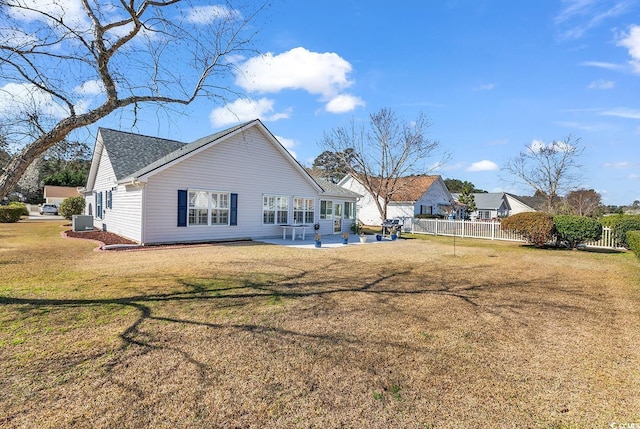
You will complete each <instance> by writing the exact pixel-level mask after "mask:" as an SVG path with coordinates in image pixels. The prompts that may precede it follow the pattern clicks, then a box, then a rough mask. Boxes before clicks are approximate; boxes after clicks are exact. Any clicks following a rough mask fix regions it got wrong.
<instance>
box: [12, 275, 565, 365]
mask: <svg viewBox="0 0 640 429" xmlns="http://www.w3.org/2000/svg"><path fill="white" fill-rule="evenodd" d="M328 268H329V267H327V266H325V267H320V268H317V269H315V270H313V271H301V272H298V273H297V274H295V275H291V276H285V277H283V278H281V279H279V280H277V281H268V280H265V281H259V280H251V279H250V278H247V279H244V280H242V279H241V280H238V279H237V278H236V279H228V280H225V279H218V280H217V281H216V282H214V283H213V284H212V283H211V279H207V278H203V279H202V282H201V283H200V282H198V281H197V280H185V279H180V280H179V283H181V284H182V285H183V286H185V287H187V288H189V289H190V290H188V291H183V292H173V293H165V294H149V295H138V296H131V297H124V298H106V299H46V298H43V299H39V298H12V297H0V305H15V306H31V307H35V308H36V309H38V308H46V307H84V306H87V307H90V306H101V305H119V306H124V307H129V308H133V309H135V310H136V312H137V313H138V317H137V318H136V320H135V321H133V323H131V324H130V325H129V326H127V327H126V329H124V331H122V333H121V334H119V336H120V338H121V340H122V345H121V346H120V347H119V349H118V350H117V351H119V352H123V351H125V350H127V349H128V348H130V347H131V346H135V347H140V348H141V349H140V351H139V353H142V354H144V353H148V352H151V351H154V350H164V351H172V352H175V353H177V354H179V355H181V356H182V358H183V359H184V360H185V361H186V362H189V363H191V364H193V365H195V367H197V368H198V370H199V371H200V373H201V375H202V376H203V377H204V373H205V371H206V364H205V363H203V362H199V361H198V360H197V359H195V358H194V357H193V356H192V355H191V354H190V353H188V352H187V351H185V350H182V349H180V348H179V347H177V346H176V347H174V346H171V345H170V343H160V344H153V340H151V339H148V338H149V336H148V333H145V332H143V330H142V326H143V324H144V323H145V322H148V321H157V322H162V323H175V324H182V325H197V326H202V327H206V328H213V329H234V330H238V331H244V332H249V333H252V334H261V335H265V334H274V333H275V334H277V335H279V336H281V337H282V338H292V337H302V338H310V339H315V340H322V341H330V342H334V343H335V342H348V343H358V342H359V340H358V339H356V338H345V337H344V336H340V335H338V336H333V335H330V334H310V333H303V332H296V331H293V330H288V329H284V328H281V327H273V326H268V325H259V324H252V323H237V324H234V323H211V322H206V321H199V320H190V319H187V318H178V317H164V316H161V315H156V314H154V310H153V305H154V304H162V303H180V302H186V303H188V302H206V301H221V300H229V301H230V304H232V305H238V304H237V302H242V301H244V302H245V303H246V304H248V303H251V302H254V301H255V300H256V299H273V298H274V297H275V298H276V299H277V300H278V301H279V300H280V299H282V298H289V299H298V298H306V297H314V296H315V297H322V296H329V295H334V294H345V293H363V294H369V295H375V296H379V297H381V298H383V299H386V298H387V297H397V296H403V295H406V296H410V295H423V294H431V295H440V296H444V297H453V298H455V299H459V300H461V301H463V302H464V303H466V304H467V305H470V306H473V307H478V303H477V302H475V301H476V299H477V296H478V291H481V290H483V289H487V288H492V289H493V288H496V287H498V288H500V287H502V288H521V287H526V286H527V284H524V283H523V282H517V283H516V282H509V281H506V280H505V281H504V282H502V283H501V284H493V285H480V284H478V285H466V286H461V285H460V284H458V283H457V281H456V280H455V279H456V272H455V271H454V270H453V269H451V272H441V273H440V282H438V281H436V280H434V279H431V280H430V281H427V280H426V279H422V282H419V280H420V278H417V277H415V276H413V277H412V273H411V270H396V271H392V270H385V271H384V273H382V272H381V273H378V274H368V275H367V276H368V278H367V279H365V280H364V281H362V280H360V277H357V275H356V274H353V275H352V277H346V278H345V277H342V278H341V280H342V281H341V282H339V283H338V284H354V285H355V284H356V283H358V282H360V285H359V286H354V287H348V286H343V287H336V286H335V285H336V279H326V280H317V279H316V280H313V281H310V280H309V278H314V277H321V276H320V275H319V274H321V273H323V272H324V271H325V270H327V269H328ZM476 268H477V269H483V267H476ZM540 280H542V281H543V282H544V281H549V282H551V281H553V280H552V279H546V280H543V279H538V280H537V281H540ZM228 281H233V282H237V283H238V282H239V284H238V285H237V286H228V287H218V286H216V284H228ZM535 281H536V280H532V282H535ZM437 283H440V285H438V284H437ZM403 284H404V285H405V286H404V289H403V286H402V285H403ZM418 284H420V285H421V287H415V286H416V285H418ZM424 284H427V285H428V284H430V285H431V286H423V285H424ZM407 285H408V286H407ZM240 305H243V304H240ZM485 310H486V311H491V309H488V308H485ZM385 345H386V344H385ZM106 353H109V352H105V354H106ZM99 357H101V356H100V355H91V356H85V357H84V358H80V360H79V361H78V362H76V364H77V365H81V364H83V363H85V362H87V361H90V360H94V359H97V358H99ZM121 362H122V360H121V359H114V360H111V362H110V363H108V364H107V365H106V367H107V369H108V370H109V371H111V370H112V369H113V368H114V367H115V366H116V365H118V364H119V363H121Z"/></svg>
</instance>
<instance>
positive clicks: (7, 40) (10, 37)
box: [0, 28, 38, 47]
mask: <svg viewBox="0 0 640 429" xmlns="http://www.w3.org/2000/svg"><path fill="white" fill-rule="evenodd" d="M37 41H38V39H37V38H36V37H34V36H33V35H32V34H28V33H26V32H24V31H22V30H20V29H16V28H2V29H0V44H2V45H6V46H12V47H23V46H30V45H33V44H34V43H36V42H37Z"/></svg>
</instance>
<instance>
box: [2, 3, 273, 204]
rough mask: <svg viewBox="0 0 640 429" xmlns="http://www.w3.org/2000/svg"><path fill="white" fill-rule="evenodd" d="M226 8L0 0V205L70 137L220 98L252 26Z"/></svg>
mask: <svg viewBox="0 0 640 429" xmlns="http://www.w3.org/2000/svg"><path fill="white" fill-rule="evenodd" d="M263 7H265V6H264V5H263V6H260V7H258V8H256V9H254V10H253V11H252V12H249V14H248V15H245V14H243V13H242V12H240V11H239V10H238V9H236V8H234V7H232V5H231V4H230V3H227V4H219V5H215V6H194V5H193V4H191V3H190V2H189V1H188V0H120V1H117V2H110V1H109V2H105V1H101V0H49V1H47V2H43V1H41V0H0V22H1V23H2V24H0V92H1V93H2V95H1V96H0V99H1V100H0V101H1V102H0V126H1V127H2V129H3V131H4V132H5V134H6V136H7V139H8V140H10V141H11V142H12V143H13V145H14V147H16V150H15V151H13V152H14V156H13V157H12V159H11V161H10V162H9V164H8V165H7V166H6V167H5V171H4V172H3V173H2V175H0V197H2V196H4V195H6V194H7V193H8V192H9V191H10V190H11V188H12V187H13V186H14V185H15V184H16V183H17V182H18V180H19V179H20V177H21V175H22V174H23V173H24V172H25V171H26V169H27V167H28V166H29V164H31V162H32V161H33V160H35V159H36V158H38V157H39V156H40V155H42V154H43V153H44V152H45V151H46V150H47V149H49V148H51V147H52V146H54V145H55V144H57V143H58V142H61V141H63V140H64V139H65V138H66V137H67V136H68V135H69V133H71V132H72V131H74V130H76V129H78V128H80V127H84V126H87V125H90V124H93V123H95V122H97V121H98V120H100V119H102V118H104V117H106V116H107V115H109V114H110V113H112V112H114V111H116V110H121V111H122V109H124V108H129V109H131V111H132V112H131V113H132V114H133V117H134V123H135V118H137V113H138V109H140V108H141V107H142V106H143V105H147V104H155V105H156V106H157V107H162V106H168V105H171V104H174V105H187V104H189V103H191V102H192V101H193V100H194V99H196V97H200V96H208V97H213V98H217V99H224V98H225V95H228V91H230V90H229V88H230V85H229V82H230V81H229V78H230V75H231V72H232V71H233V70H234V67H235V66H234V58H237V57H238V56H239V55H241V54H243V53H245V52H246V51H249V50H250V46H249V44H250V41H251V39H252V37H253V33H252V31H254V30H253V29H252V28H251V25H250V23H251V22H252V21H253V20H254V18H255V16H256V14H257V13H258V12H259V11H260V10H261V9H262V8H263Z"/></svg>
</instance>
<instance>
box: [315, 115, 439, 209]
mask: <svg viewBox="0 0 640 429" xmlns="http://www.w3.org/2000/svg"><path fill="white" fill-rule="evenodd" d="M430 125H431V123H430V122H429V121H428V120H427V119H426V117H425V116H424V114H422V113H420V114H419V115H418V117H417V118H416V119H415V120H414V121H412V122H405V121H402V120H400V119H398V118H397V116H396V114H395V113H394V112H393V111H391V110H389V109H384V108H383V109H381V110H380V111H379V112H377V113H372V114H370V115H369V123H368V127H365V125H362V124H359V123H358V122H356V120H355V119H353V120H352V121H351V123H350V124H349V126H346V127H338V128H334V129H333V130H331V131H330V132H325V133H324V135H323V140H322V142H321V145H322V146H323V147H324V148H325V149H326V150H329V151H331V152H333V153H335V154H336V155H337V156H340V155H341V154H342V155H343V156H344V157H345V158H344V159H343V160H342V165H344V166H345V167H346V168H347V171H348V173H349V174H351V175H352V176H354V178H355V179H356V180H358V181H359V182H360V183H361V184H362V185H363V186H364V188H365V189H366V190H367V192H369V193H370V194H371V195H372V196H373V199H374V201H375V203H376V205H377V208H378V211H379V212H380V216H381V218H382V219H386V218H387V205H388V204H389V201H391V199H392V197H393V196H394V195H395V194H397V193H399V192H401V191H403V190H404V189H406V187H408V186H411V184H412V180H411V178H412V177H417V176H415V174H424V173H425V172H426V170H427V169H426V165H425V161H426V159H427V158H428V157H430V156H431V155H433V154H434V152H435V151H436V150H437V149H438V147H439V142H438V141H434V140H429V139H427V138H426V132H427V129H428V128H429V126H430ZM347 154H348V158H347Z"/></svg>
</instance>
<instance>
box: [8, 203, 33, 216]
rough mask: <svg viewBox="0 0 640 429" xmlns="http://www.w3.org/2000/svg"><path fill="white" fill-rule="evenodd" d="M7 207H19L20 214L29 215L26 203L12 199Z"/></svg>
mask: <svg viewBox="0 0 640 429" xmlns="http://www.w3.org/2000/svg"><path fill="white" fill-rule="evenodd" d="M9 207H20V209H21V210H22V216H29V210H28V209H27V205H26V204H25V203H21V202H19V201H12V202H10V203H9Z"/></svg>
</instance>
